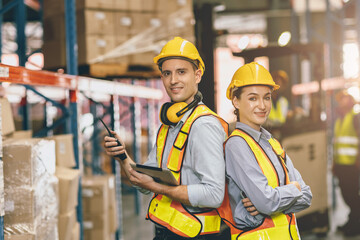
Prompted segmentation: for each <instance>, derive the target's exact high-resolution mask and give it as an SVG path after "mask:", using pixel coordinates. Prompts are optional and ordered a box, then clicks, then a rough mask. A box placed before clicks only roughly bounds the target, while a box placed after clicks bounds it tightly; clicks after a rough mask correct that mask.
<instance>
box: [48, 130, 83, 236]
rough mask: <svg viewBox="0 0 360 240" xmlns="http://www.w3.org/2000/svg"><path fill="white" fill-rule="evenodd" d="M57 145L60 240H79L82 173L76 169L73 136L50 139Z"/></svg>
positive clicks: (58, 136) (66, 135) (59, 136)
mask: <svg viewBox="0 0 360 240" xmlns="http://www.w3.org/2000/svg"><path fill="white" fill-rule="evenodd" d="M49 139H52V140H54V141H55V144H56V172H55V175H56V177H57V178H58V179H59V200H60V201H59V202H60V204H59V216H58V220H59V221H58V229H59V240H77V239H79V235H80V224H79V223H78V221H77V215H76V213H77V212H76V206H77V205H78V192H79V177H80V171H79V170H77V169H72V168H73V167H75V157H74V146H73V136H72V135H71V134H64V135H56V136H53V137H50V138H49Z"/></svg>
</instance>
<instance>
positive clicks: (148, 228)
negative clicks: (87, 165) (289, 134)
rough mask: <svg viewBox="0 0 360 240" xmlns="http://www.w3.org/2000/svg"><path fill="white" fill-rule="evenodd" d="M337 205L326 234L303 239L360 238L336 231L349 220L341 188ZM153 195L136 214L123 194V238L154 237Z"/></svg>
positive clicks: (128, 196) (129, 196) (144, 199)
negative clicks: (150, 218) (150, 211)
mask: <svg viewBox="0 0 360 240" xmlns="http://www.w3.org/2000/svg"><path fill="white" fill-rule="evenodd" d="M335 195H336V199H337V200H336V201H337V206H336V208H335V209H334V210H333V211H332V212H331V213H330V226H329V227H330V228H329V232H328V233H327V235H326V236H324V237H320V236H317V235H316V234H312V233H306V234H305V233H301V232H300V234H301V238H302V240H360V235H358V236H356V237H344V236H343V235H342V234H341V233H339V232H337V231H336V228H337V226H341V225H343V224H344V223H345V222H346V221H347V214H348V212H349V209H348V207H347V206H346V205H345V203H344V201H343V200H342V197H341V194H340V191H339V189H336V191H335ZM150 199H151V196H145V195H142V209H141V211H140V214H139V215H138V216H136V214H135V204H134V195H133V194H124V195H123V202H122V204H123V238H122V240H152V239H153V237H154V225H153V223H151V222H150V221H146V220H145V216H146V211H147V207H148V203H149V200H150ZM359 227H360V226H359Z"/></svg>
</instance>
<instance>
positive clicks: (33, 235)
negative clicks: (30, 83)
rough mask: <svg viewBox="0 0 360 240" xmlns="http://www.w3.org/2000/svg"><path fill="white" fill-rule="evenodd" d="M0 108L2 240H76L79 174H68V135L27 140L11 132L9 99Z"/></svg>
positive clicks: (71, 171)
mask: <svg viewBox="0 0 360 240" xmlns="http://www.w3.org/2000/svg"><path fill="white" fill-rule="evenodd" d="M0 104H1V122H2V124H1V125H2V129H3V131H2V137H3V138H4V139H5V140H4V142H3V168H4V169H3V172H4V192H5V196H4V204H3V205H4V206H5V208H4V209H5V216H4V232H5V239H6V240H14V239H16V240H28V239H30V240H32V239H34V240H35V239H36V240H48V239H53V240H57V239H60V240H78V239H79V235H80V225H79V224H78V223H77V221H76V206H77V204H78V186H79V175H80V174H79V170H75V169H72V167H74V166H75V160H74V152H73V143H72V135H59V136H54V137H52V138H46V139H44V138H31V135H32V132H31V131H15V127H14V120H13V116H12V110H11V106H10V103H9V102H8V101H7V99H6V98H0ZM0 162H1V161H0Z"/></svg>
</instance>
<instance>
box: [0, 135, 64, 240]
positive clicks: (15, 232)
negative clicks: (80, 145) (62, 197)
mask: <svg viewBox="0 0 360 240" xmlns="http://www.w3.org/2000/svg"><path fill="white" fill-rule="evenodd" d="M3 163H4V188H5V217H4V233H5V236H6V237H5V239H9V240H10V239H35V240H43V239H44V240H45V239H54V240H57V239H58V232H57V216H58V211H59V207H58V179H57V178H56V177H55V176H54V173H55V142H54V141H52V140H44V139H21V140H18V139H8V140H6V141H4V144H3Z"/></svg>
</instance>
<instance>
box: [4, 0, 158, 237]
mask: <svg viewBox="0 0 360 240" xmlns="http://www.w3.org/2000/svg"><path fill="white" fill-rule="evenodd" d="M63 1H64V3H65V28H66V29H65V30H66V46H67V49H66V56H67V66H66V69H67V74H61V73H54V72H48V71H33V70H28V69H25V68H24V67H12V66H7V65H3V64H0V84H1V82H10V83H11V84H18V85H23V86H24V87H25V88H26V89H27V90H26V91H25V96H24V98H23V99H22V106H21V107H22V115H23V129H24V130H27V129H30V119H29V106H28V103H27V97H26V96H27V91H32V92H34V93H35V94H37V95H39V96H41V97H42V98H44V99H45V101H47V102H50V103H51V104H52V105H54V106H56V107H58V108H60V109H61V110H62V112H63V116H62V117H61V118H60V119H59V120H57V121H56V122H54V123H53V124H52V126H48V127H46V128H45V129H43V131H42V132H41V133H39V134H40V135H47V134H48V131H51V130H52V129H54V128H55V127H57V126H58V125H60V124H63V123H64V122H65V121H66V122H65V126H66V128H65V129H66V130H67V132H69V133H72V134H73V143H74V153H75V160H76V168H79V169H80V170H82V169H83V166H82V161H81V160H80V156H81V153H80V150H81V138H80V137H79V136H80V131H79V127H78V123H79V119H78V117H79V112H78V108H79V106H78V100H79V94H81V93H87V94H88V93H90V94H91V93H92V92H96V93H99V92H100V93H101V94H106V95H110V103H109V112H108V114H110V126H111V128H112V129H115V130H118V129H119V128H120V116H119V100H120V99H119V97H120V96H127V97H131V98H132V104H131V108H130V109H131V113H132V122H133V124H132V126H133V131H134V134H135V135H134V144H133V145H134V151H135V152H134V159H135V160H137V161H139V159H140V157H141V155H140V149H139V141H140V137H141V135H139V134H141V129H138V128H139V127H141V126H140V125H141V124H139V120H140V119H139V118H136V116H135V112H139V111H141V110H142V109H139V106H138V105H137V104H136V102H137V100H138V99H141V98H143V99H144V98H145V99H148V100H149V102H148V103H147V104H146V110H147V113H148V116H153V114H154V112H153V111H154V110H156V108H157V104H156V103H157V102H156V101H157V100H159V99H160V98H161V97H162V92H161V91H160V90H157V89H153V88H150V87H144V86H134V85H132V84H123V83H120V82H110V81H103V80H98V79H93V78H86V77H80V76H78V64H77V34H76V14H75V0H63ZM42 3H43V0H26V1H25V0H9V1H7V3H6V5H3V0H0V28H1V27H2V22H3V15H4V14H5V13H6V12H8V11H10V10H14V14H13V15H14V17H15V18H14V20H15V22H16V32H17V38H16V43H17V45H18V49H17V52H16V53H17V55H18V57H19V65H20V66H25V63H26V61H27V59H28V57H29V56H30V55H31V54H32V53H29V54H27V53H26V49H27V45H26V35H25V26H26V21H27V20H26V19H27V16H26V7H27V6H28V7H31V8H32V9H34V10H37V11H39V12H40V15H41V11H42ZM0 37H1V33H0ZM1 54H2V52H1V43H0V56H1ZM40 86H41V87H45V89H46V88H48V89H49V88H62V89H65V90H66V91H67V92H68V94H67V97H68V99H67V100H68V102H69V105H68V106H64V105H62V104H60V103H58V102H57V101H56V100H52V99H51V97H49V96H46V94H45V93H43V92H41V91H40V90H38V88H39V87H40ZM153 101H155V104H154V102H153ZM44 108H46V105H45V107H44ZM45 111H46V110H45ZM45 120H46V119H45ZM148 124H152V123H150V122H149V123H148ZM95 125H96V124H95ZM149 130H150V128H149ZM148 135H149V136H152V135H153V133H150V132H149V133H148ZM93 144H95V143H93ZM0 153H1V154H0V160H2V158H1V157H2V152H1V151H0ZM96 164H97V163H95V165H96ZM112 171H113V173H114V174H115V177H116V187H117V202H118V209H121V205H122V204H121V178H120V166H119V164H117V163H116V161H115V160H113V161H112ZM80 182H81V180H80ZM0 184H2V182H1V179H0ZM79 186H80V188H81V184H80V185H79ZM0 190H1V188H0ZM3 197H4V196H3V193H1V192H0V198H3ZM78 198H79V199H80V200H81V189H79V195H78ZM135 199H136V200H135V201H136V202H137V204H136V213H139V208H140V203H139V202H140V200H139V196H138V195H136V194H135ZM0 200H3V199H0ZM118 212H119V229H118V231H117V233H116V236H115V237H116V239H120V238H121V235H122V229H121V228H122V225H121V220H122V219H121V211H118ZM77 215H78V221H79V223H80V225H81V234H80V240H82V239H83V231H82V222H83V220H82V206H81V201H79V205H78V207H77ZM3 239H4V208H3V206H0V240H3Z"/></svg>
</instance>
